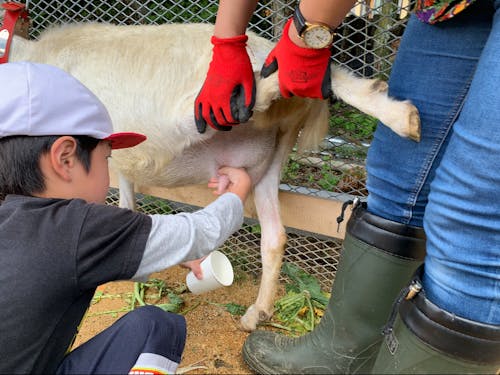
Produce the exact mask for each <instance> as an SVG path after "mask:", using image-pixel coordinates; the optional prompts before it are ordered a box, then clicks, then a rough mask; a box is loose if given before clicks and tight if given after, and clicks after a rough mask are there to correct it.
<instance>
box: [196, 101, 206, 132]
mask: <svg viewBox="0 0 500 375" xmlns="http://www.w3.org/2000/svg"><path fill="white" fill-rule="evenodd" d="M201 109H202V106H201V103H200V104H199V105H198V111H196V108H195V110H194V122H195V124H196V129H198V133H200V134H203V133H205V131H206V130H207V122H206V121H205V119H204V118H203V116H202V115H201V113H202V112H201Z"/></svg>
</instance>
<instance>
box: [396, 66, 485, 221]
mask: <svg viewBox="0 0 500 375" xmlns="http://www.w3.org/2000/svg"><path fill="white" fill-rule="evenodd" d="M474 73H475V70H474V71H473V72H472V74H471V75H470V76H469V79H468V80H467V84H466V85H464V88H463V90H462V93H461V94H460V95H458V96H457V100H456V101H455V104H454V105H453V108H456V109H455V110H452V111H450V115H449V116H448V119H447V120H445V123H448V125H447V126H446V127H445V128H441V129H444V133H443V136H442V137H440V138H438V139H439V142H437V143H435V144H434V145H433V147H432V152H429V153H428V155H429V156H430V157H429V158H427V159H426V161H425V163H423V165H422V168H421V170H420V173H419V178H418V179H417V181H420V183H419V184H418V183H417V184H415V189H414V191H413V192H412V194H410V195H409V197H408V201H407V206H408V209H407V210H405V216H406V219H407V222H406V223H405V224H408V223H410V222H411V219H412V217H413V209H414V207H415V204H416V202H417V198H418V196H419V195H420V192H421V191H422V189H423V187H424V185H425V181H426V180H427V178H428V176H429V173H430V170H431V169H432V165H433V164H434V161H435V160H436V157H437V155H438V153H439V150H441V148H442V146H443V143H444V141H445V140H446V138H447V137H448V135H449V133H450V130H451V128H452V127H453V124H454V123H455V121H456V120H457V118H458V116H459V115H460V112H461V111H462V108H463V106H464V103H465V100H466V98H467V93H468V91H469V88H470V86H471V84H472V79H473V77H474ZM424 215H425V212H424Z"/></svg>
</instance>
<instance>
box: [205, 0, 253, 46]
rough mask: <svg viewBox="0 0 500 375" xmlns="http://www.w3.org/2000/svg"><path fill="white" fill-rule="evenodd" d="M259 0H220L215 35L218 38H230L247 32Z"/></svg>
mask: <svg viewBox="0 0 500 375" xmlns="http://www.w3.org/2000/svg"><path fill="white" fill-rule="evenodd" d="M257 2H258V1H257V0H220V1H219V9H218V11H217V18H216V20H215V29H214V35H215V36H216V37H217V38H230V37H233V36H238V35H243V34H245V31H246V29H247V26H248V22H249V21H250V18H251V17H252V14H253V12H254V11H255V8H256V7H257Z"/></svg>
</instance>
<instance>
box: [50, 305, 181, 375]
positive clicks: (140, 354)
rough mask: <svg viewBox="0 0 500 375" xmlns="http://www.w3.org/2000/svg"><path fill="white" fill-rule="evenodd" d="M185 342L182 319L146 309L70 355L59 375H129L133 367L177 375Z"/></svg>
mask: <svg viewBox="0 0 500 375" xmlns="http://www.w3.org/2000/svg"><path fill="white" fill-rule="evenodd" d="M185 343H186V321H185V319H184V317H183V316H181V315H176V314H172V313H168V312H165V311H163V310H162V309H160V308H158V307H155V306H144V307H141V308H138V309H136V310H133V311H131V312H129V313H128V314H126V315H124V316H123V317H122V318H120V319H119V320H118V321H116V322H115V323H114V324H113V325H112V326H111V327H109V328H108V329H106V330H104V331H103V332H101V333H100V334H98V335H97V336H95V337H93V338H92V339H90V340H89V341H87V342H86V343H84V344H83V345H81V346H79V347H78V348H76V349H75V350H74V351H72V352H71V353H69V354H68V355H67V356H66V357H65V358H64V360H63V361H62V362H61V364H60V365H59V368H58V370H57V374H128V373H129V371H130V370H131V369H132V367H134V369H137V370H139V369H140V368H158V369H161V370H163V371H164V372H168V373H174V372H175V370H176V368H177V365H178V364H179V362H180V361H181V356H182V352H183V350H184V345H185Z"/></svg>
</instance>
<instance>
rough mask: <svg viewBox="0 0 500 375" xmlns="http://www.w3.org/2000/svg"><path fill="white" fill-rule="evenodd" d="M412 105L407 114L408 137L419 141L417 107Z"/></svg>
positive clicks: (419, 131) (419, 130)
mask: <svg viewBox="0 0 500 375" xmlns="http://www.w3.org/2000/svg"><path fill="white" fill-rule="evenodd" d="M412 107H413V108H412V109H411V110H410V113H409V114H408V138H410V139H411V140H413V141H415V142H420V138H421V129H420V115H419V114H418V109H417V108H416V107H414V106H412Z"/></svg>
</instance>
